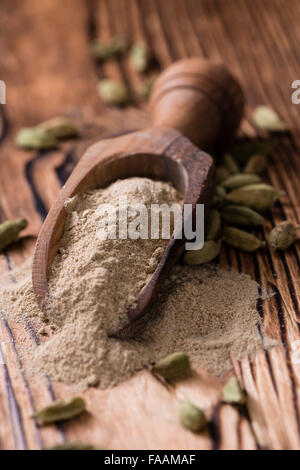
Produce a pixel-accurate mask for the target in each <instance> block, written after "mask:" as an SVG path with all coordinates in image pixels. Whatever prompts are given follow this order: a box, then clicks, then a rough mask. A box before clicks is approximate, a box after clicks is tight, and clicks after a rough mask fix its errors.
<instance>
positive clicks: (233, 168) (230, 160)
mask: <svg viewBox="0 0 300 470" xmlns="http://www.w3.org/2000/svg"><path fill="white" fill-rule="evenodd" d="M223 162H224V165H225V167H226V168H227V170H228V171H229V173H230V174H231V175H234V174H235V173H239V172H240V168H239V165H238V164H237V162H236V160H235V159H234V157H233V156H232V155H231V154H230V153H225V155H224V157H223Z"/></svg>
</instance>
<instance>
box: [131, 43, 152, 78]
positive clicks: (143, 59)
mask: <svg viewBox="0 0 300 470" xmlns="http://www.w3.org/2000/svg"><path fill="white" fill-rule="evenodd" d="M129 57H130V63H131V65H132V67H133V68H134V69H135V70H136V71H137V72H145V70H147V68H148V65H149V54H148V49H147V46H146V45H145V44H143V43H142V42H137V43H135V44H133V46H132V48H131V49H130V52H129Z"/></svg>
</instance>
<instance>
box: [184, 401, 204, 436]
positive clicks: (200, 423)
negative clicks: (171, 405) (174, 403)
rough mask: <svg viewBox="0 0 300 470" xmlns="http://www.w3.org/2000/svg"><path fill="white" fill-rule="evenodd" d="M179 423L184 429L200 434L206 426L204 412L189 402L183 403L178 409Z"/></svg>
mask: <svg viewBox="0 0 300 470" xmlns="http://www.w3.org/2000/svg"><path fill="white" fill-rule="evenodd" d="M179 421H180V423H181V424H182V426H184V427H185V428H186V429H188V430H189V431H192V432H200V431H202V430H203V429H204V428H205V427H206V426H207V419H206V417H205V414H204V412H203V411H202V410H201V409H200V408H198V407H197V406H195V405H194V404H193V403H191V402H189V401H183V402H182V403H181V404H180V408H179Z"/></svg>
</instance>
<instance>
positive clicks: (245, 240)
mask: <svg viewBox="0 0 300 470" xmlns="http://www.w3.org/2000/svg"><path fill="white" fill-rule="evenodd" d="M222 240H224V242H225V243H227V245H230V246H233V247H234V248H237V249H238V250H242V251H248V252H251V251H256V250H258V249H259V248H261V247H262V246H263V242H262V241H261V240H259V238H257V237H255V236H254V235H252V233H249V232H245V230H240V229H239V228H236V227H225V229H224V231H223V236H222Z"/></svg>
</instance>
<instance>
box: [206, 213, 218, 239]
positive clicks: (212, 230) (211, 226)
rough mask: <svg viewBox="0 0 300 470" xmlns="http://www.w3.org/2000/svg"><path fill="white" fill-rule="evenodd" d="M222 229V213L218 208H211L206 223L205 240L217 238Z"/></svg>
mask: <svg viewBox="0 0 300 470" xmlns="http://www.w3.org/2000/svg"><path fill="white" fill-rule="evenodd" d="M220 230H221V215H220V212H219V211H218V209H211V210H210V212H209V214H208V220H207V223H206V225H205V240H216V239H217V238H218V235H219V233H220Z"/></svg>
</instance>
